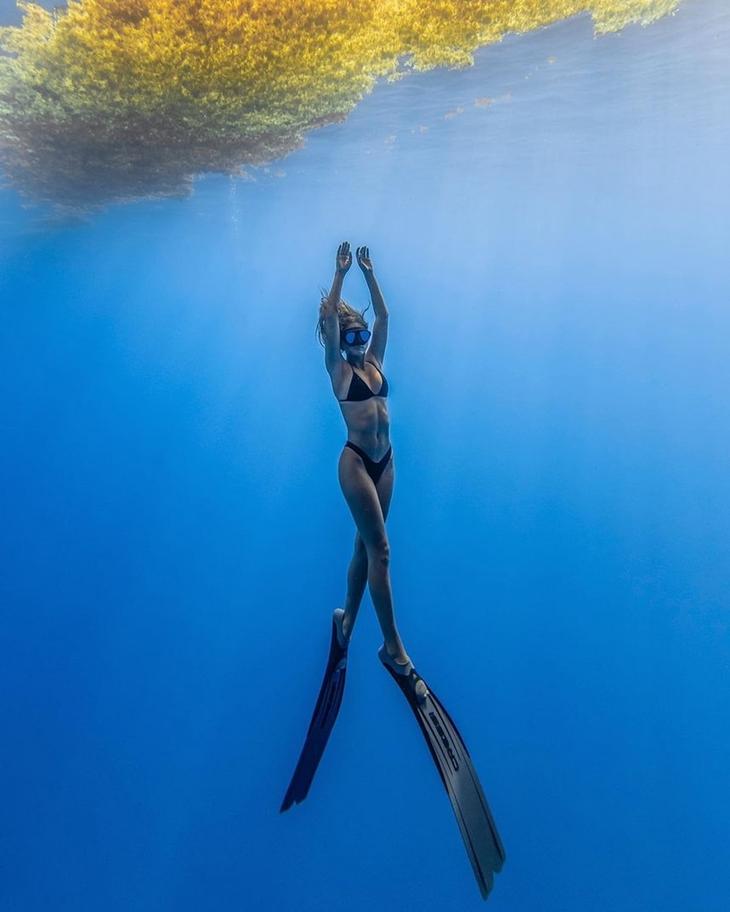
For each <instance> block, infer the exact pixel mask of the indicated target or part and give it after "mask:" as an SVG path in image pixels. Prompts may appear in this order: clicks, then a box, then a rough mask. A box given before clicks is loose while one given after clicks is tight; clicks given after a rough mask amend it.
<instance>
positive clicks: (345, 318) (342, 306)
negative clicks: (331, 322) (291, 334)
mask: <svg viewBox="0 0 730 912" xmlns="http://www.w3.org/2000/svg"><path fill="white" fill-rule="evenodd" d="M328 298H329V293H328V292H327V290H326V289H324V288H322V289H320V299H319V303H320V308H321V307H322V306H323V305H324V304H325V303H326V302H327V299H328ZM369 307H370V305H369V304H368V306H367V307H366V308H365V310H357V309H356V308H354V307H352V305H350V304H348V303H347V301H345V299H344V298H340V301H339V304H338V305H337V319H338V321H339V324H340V332H342V331H343V329H344V327H345V326H351V325H352V324H353V323H357V324H358V325H360V326H364V327H365V328H366V329H367V325H368V321H367V320H366V319H365V311H366V310H368V309H369ZM314 334H315V335H316V337H317V339H318V340H319V344H320V345H321V346H322V348H324V345H325V339H326V338H327V329H326V327H325V318H324V317H323V316H322V312H321V309H320V314H319V320H318V321H317V327H316V329H315V330H314Z"/></svg>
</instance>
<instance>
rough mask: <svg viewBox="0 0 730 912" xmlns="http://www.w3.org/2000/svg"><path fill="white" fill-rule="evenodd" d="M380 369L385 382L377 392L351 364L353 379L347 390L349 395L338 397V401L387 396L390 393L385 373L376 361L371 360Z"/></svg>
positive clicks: (360, 400) (356, 400)
mask: <svg viewBox="0 0 730 912" xmlns="http://www.w3.org/2000/svg"><path fill="white" fill-rule="evenodd" d="M370 363H371V364H372V365H373V366H374V367H375V368H376V370H377V371H378V373H379V374H380V376H381V377H382V378H383V382H382V384H381V386H380V389H379V390H378V392H377V393H374V392H373V391H372V390H371V389H370V387H369V386H368V385H367V383H366V382H365V381H364V380H363V379H362V377H361V376H360V375H359V374H356V373H355V369H354V368H353V367H352V365H350V368H351V369H352V380H350V389H349V390H348V391H347V396H345V398H344V399H338V400H337V401H338V402H362V400H363V399H372V398H373V397H375V396H382V397H383V398H385V397H386V396H387V395H388V381H387V380H386V379H385V374H384V373H383V372H382V371H381V370H380V368H379V367H378V366H377V364H375V362H374V361H371V362H370Z"/></svg>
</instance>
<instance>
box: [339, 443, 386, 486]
mask: <svg viewBox="0 0 730 912" xmlns="http://www.w3.org/2000/svg"><path fill="white" fill-rule="evenodd" d="M345 446H346V447H350V449H351V450H354V451H355V452H356V453H357V455H358V456H360V458H361V459H362V461H363V462H364V463H365V471H366V472H367V473H368V475H369V476H370V477H371V478H372V480H373V484H377V483H378V479H379V478H380V476H381V475H382V474H383V472H384V471H385V467H386V466H387V465H388V462H389V461H390V457H391V455H392V453H393V447H388V452H387V453H386V454H385V456H383V458H382V459H381V460H380V462H375V460H374V459H371V458H370V457H369V456H368V454H367V453H366V452H365V450H361V449H360V447H359V446H358V445H357V444H356V443H351V442H350V441H349V440H348V441H347V443H346V444H345Z"/></svg>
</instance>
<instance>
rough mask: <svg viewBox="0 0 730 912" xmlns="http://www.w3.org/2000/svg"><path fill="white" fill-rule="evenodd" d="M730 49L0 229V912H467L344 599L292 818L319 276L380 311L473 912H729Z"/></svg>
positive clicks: (640, 50) (404, 501)
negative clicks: (329, 690)
mask: <svg viewBox="0 0 730 912" xmlns="http://www.w3.org/2000/svg"><path fill="white" fill-rule="evenodd" d="M8 8H9V5H8V4H7V3H3V6H2V9H3V13H4V14H5V21H9V15H7V10H8ZM729 46H730V14H729V13H728V12H727V10H726V7H725V4H724V3H723V2H721V0H694V2H687V3H685V4H683V5H682V7H681V8H680V11H679V13H678V14H677V15H676V16H674V17H669V18H666V19H664V20H662V21H660V22H658V23H656V24H654V25H653V26H651V27H649V28H647V29H642V28H639V27H633V28H629V29H626V30H625V31H624V32H623V33H622V34H618V35H609V36H605V37H601V38H599V39H594V38H593V36H592V31H591V24H590V21H589V20H588V19H587V18H584V17H581V18H579V19H576V20H573V21H570V22H567V23H563V24H561V25H558V26H556V27H554V28H551V29H547V30H543V31H540V32H538V33H536V34H533V35H529V36H525V37H521V38H510V39H508V40H506V41H504V42H503V43H502V44H501V45H499V46H496V47H492V48H487V49H484V50H482V51H480V52H479V54H478V55H477V64H476V66H475V67H474V68H472V69H470V70H467V71H459V72H444V71H439V72H432V73H428V74H425V75H421V76H416V77H412V78H410V79H407V80H404V81H402V82H401V83H398V84H396V85H392V86H388V85H381V86H379V87H378V88H377V89H376V91H375V92H374V93H373V95H371V96H370V97H368V98H366V99H365V100H364V101H363V103H362V104H361V106H360V107H359V108H358V109H357V110H356V111H355V112H354V113H353V115H352V116H351V118H350V119H349V120H348V121H347V122H346V123H344V124H342V125H339V126H336V127H330V128H327V129H324V130H321V131H319V132H317V133H314V134H311V135H310V137H309V139H308V142H307V145H306V147H305V148H304V149H302V150H300V151H298V152H296V153H294V154H292V155H291V156H290V157H289V158H287V159H286V160H285V161H283V162H278V163H274V164H272V166H271V168H270V169H268V170H265V169H259V170H258V171H257V172H256V173H255V177H256V179H255V180H252V181H239V182H234V181H232V180H230V179H228V178H225V177H220V176H211V177H206V178H203V179H201V180H199V181H198V182H197V184H196V189H195V192H194V194H193V195H192V196H191V197H190V198H189V199H185V200H182V201H181V200H175V201H153V202H140V203H138V204H134V205H129V206H124V207H117V208H114V209H111V210H109V211H108V212H106V213H102V214H99V215H97V216H94V217H93V218H89V219H88V220H87V221H85V222H84V221H82V222H78V223H70V222H63V221H54V220H46V219H44V217H43V213H42V212H39V211H38V210H33V209H25V208H23V207H22V206H21V204H20V201H19V200H18V198H17V197H16V195H15V194H14V192H13V190H12V189H11V188H8V189H6V190H5V191H3V193H2V195H0V240H1V241H2V253H1V254H0V270H1V271H0V276H1V278H0V295H1V300H2V306H3V312H4V319H3V330H2V332H1V333H0V365H1V370H0V378H1V380H0V383H1V385H0V410H1V412H0V419H1V422H2V423H1V427H2V449H1V451H0V462H1V465H0V469H1V474H2V479H3V492H4V497H3V500H4V508H3V517H4V521H3V523H2V526H1V527H0V528H1V535H2V541H0V547H1V549H2V550H1V553H2V555H3V567H2V574H1V575H0V604H2V607H3V622H2V627H1V628H0V630H1V636H2V640H1V641H0V649H1V650H2V660H1V661H0V692H2V694H3V695H4V699H3V700H2V703H1V704H0V705H1V706H2V709H1V710H0V731H2V734H3V739H2V740H3V749H2V755H1V759H0V769H1V773H2V784H3V819H4V826H3V828H2V831H1V832H2V834H3V835H2V840H3V844H2V846H0V850H1V856H2V876H1V878H0V908H2V910H3V912H35V910H53V912H61V910H73V912H99V910H101V909H103V910H104V912H117V910H118V912H130V910H134V912H147V910H150V912H161V910H171V912H173V910H174V912H187V910H191V912H192V910H195V912H201V910H208V909H210V910H213V909H215V910H217V912H228V910H239V909H255V910H268V909H287V910H297V912H309V910H324V909H327V910H333V912H340V910H345V909H348V910H361V909H362V910H370V909H374V908H376V907H377V906H379V905H380V904H381V903H382V902H385V904H386V905H389V904H391V903H392V904H394V905H397V907H398V908H399V909H400V910H401V912H410V910H414V912H415V910H418V912H429V910H437V909H438V910H443V909H445V908H446V909H459V910H467V909H476V908H479V907H480V899H479V894H478V891H477V889H476V887H475V885H474V883H473V880H472V874H471V870H470V868H469V864H468V861H467V858H466V855H465V853H464V850H463V847H462V844H461V841H460V838H459V834H458V830H457V827H456V824H455V822H454V820H453V817H452V812H451V809H450V807H449V804H448V801H447V799H446V797H445V795H444V794H443V793H442V789H441V785H440V782H439V781H438V778H437V776H436V773H435V772H434V770H433V768H432V764H431V761H430V757H429V755H428V753H427V751H426V749H425V747H424V745H423V743H422V741H421V736H420V733H419V731H418V729H417V727H416V726H415V723H414V722H413V720H412V718H411V716H410V713H409V711H408V709H407V707H406V705H405V703H404V702H403V701H402V697H401V696H400V694H399V693H398V691H397V689H396V688H395V687H394V685H393V683H392V682H391V680H390V678H389V677H388V676H387V675H386V674H385V672H384V671H383V669H382V668H381V667H380V664H379V662H378V661H377V658H376V649H377V647H378V645H379V643H380V636H379V630H378V627H377V623H376V620H375V617H374V614H373V612H372V609H371V605H370V600H369V596H366V603H365V605H364V606H363V610H362V612H361V615H360V619H359V621H358V626H357V628H356V633H355V638H354V640H353V646H352V650H351V663H350V671H349V677H348V684H347V691H346V695H345V702H344V704H343V709H342V712H341V716H340V720H339V721H338V725H337V728H336V730H335V732H334V735H333V737H332V740H331V743H330V746H329V748H328V752H327V754H326V756H325V758H324V760H323V763H322V766H321V768H320V772H319V775H318V778H317V780H316V781H315V784H314V786H313V788H312V792H311V794H310V797H309V799H308V800H307V802H306V803H305V804H303V805H302V806H301V807H297V808H294V809H293V810H292V811H291V812H289V814H287V815H285V816H283V817H280V816H279V815H278V807H279V804H280V801H281V798H282V795H283V792H284V789H285V787H286V784H287V782H288V779H289V776H290V774H291V771H292V769H293V765H294V762H295V760H296V757H297V753H298V751H299V748H300V746H301V742H302V739H303V736H304V732H305V729H306V725H307V722H308V720H309V715H310V712H311V709H312V705H313V701H314V698H315V696H316V691H317V687H318V685H319V681H320V676H321V673H322V670H323V666H324V661H325V656H326V650H327V644H328V637H329V624H330V615H331V611H332V609H333V607H334V606H335V605H337V604H341V603H342V599H343V596H344V585H345V572H346V568H347V563H348V560H349V556H350V551H351V547H352V540H353V535H354V527H353V524H352V520H351V518H350V516H349V513H348V511H347V508H346V505H345V503H344V500H343V498H342V496H341V493H340V490H339V487H338V484H337V476H336V465H337V459H338V456H339V452H340V448H341V446H342V443H343V441H344V437H345V435H344V425H343V423H342V419H341V417H340V414H339V409H338V407H337V405H336V403H335V401H334V399H333V397H332V394H331V390H330V386H329V382H328V378H327V376H326V373H325V370H324V365H323V358H322V351H321V349H320V348H319V347H318V345H317V343H316V341H315V339H314V335H313V331H314V325H315V321H316V315H317V306H318V289H319V286H320V285H322V284H327V283H329V281H330V279H331V275H332V270H333V264H334V253H335V251H336V248H337V244H338V243H339V241H340V240H342V239H343V238H348V239H349V240H350V242H351V244H352V245H353V247H354V246H357V245H358V244H361V243H367V244H369V245H370V248H371V252H372V255H373V259H374V262H375V265H376V270H377V272H378V274H379V277H380V281H381V284H382V287H383V290H384V292H385V296H386V300H387V301H388V305H389V307H390V311H391V340H390V343H389V349H388V354H387V358H386V364H385V369H386V374H387V376H388V380H389V383H390V386H391V390H392V394H391V399H390V400H389V403H390V407H391V416H392V421H393V426H392V440H393V447H394V452H395V460H396V487H395V496H394V501H393V506H392V509H391V514H390V517H389V520H388V527H389V532H390V538H391V547H392V553H393V562H392V574H393V587H394V595H395V604H396V610H397V615H398V620H399V625H400V628H401V632H402V634H403V636H404V639H405V643H406V647H407V649H408V651H409V653H410V654H411V656H412V657H413V658H414V661H415V662H416V664H417V666H418V667H419V669H420V671H421V672H422V673H423V674H424V676H425V677H426V679H427V680H428V681H429V682H431V683H432V684H433V686H434V689H435V690H436V692H437V693H438V694H439V696H440V697H441V698H442V699H443V701H444V703H445V705H446V706H447V707H448V708H449V710H450V711H451V713H452V715H453V716H454V717H455V719H456V721H457V723H458V724H459V725H460V727H461V729H462V731H463V734H464V735H465V738H466V740H467V743H468V744H469V746H470V749H471V752H472V755H473V758H474V760H475V762H476V765H477V768H478V769H479V771H480V774H481V777H482V780H483V784H484V787H485V791H486V793H487V796H488V798H489V800H490V803H491V805H492V809H493V811H494V814H495V817H496V819H497V822H498V824H499V827H500V831H501V834H502V837H503V839H504V842H505V845H506V849H507V855H508V860H507V864H506V866H505V869H504V871H503V873H502V874H501V875H500V876H499V878H498V879H497V883H496V887H495V890H494V893H493V895H492V897H491V898H490V901H489V902H490V906H491V907H492V908H493V909H495V910H508V909H509V910H519V912H527V910H540V912H585V910H589V909H590V910H591V912H614V910H615V912H634V910H636V912H657V910H662V912H674V910H683V912H688V910H690V912H720V910H725V909H726V907H727V896H728V893H729V891H730V873H729V871H730V866H729V865H728V848H727V847H728V833H727V819H726V818H727V809H728V799H729V798H730V794H729V789H728V776H727V769H728V766H729V764H730V733H729V732H728V725H727V719H728V709H729V706H728V702H729V701H728V696H729V691H730V687H729V685H728V671H729V667H728V666H729V664H730V663H729V659H730V642H729V632H728V617H729V612H728V584H729V583H730V562H729V561H728V558H729V556H730V555H729V554H728V550H729V546H728V542H729V541H730V535H729V533H730V480H729V477H728V470H727V465H728V457H727V454H728V447H729V444H730V423H729V420H728V419H729V418H730V415H729V411H730V408H729V406H728V384H729V381H730V364H729V361H728V330H729V329H730V317H729V316H728V297H729V295H728V293H729V292H730V269H729V267H728V258H727V250H728V242H729V241H730V218H729V216H728V207H727V204H728V199H730V195H729V193H730V166H729V165H728V156H727V146H728V138H729V136H728V133H729V127H728V125H729V124H730V116H729V115H730V104H729V101H728V99H729V98H730V55H728V53H727V51H728V47H729ZM553 58H554V59H553ZM483 97H490V98H492V99H493V103H492V104H491V105H489V106H479V105H475V104H474V100H475V99H476V98H483ZM459 108H461V109H462V110H461V111H460V110H459ZM449 112H451V113H449ZM424 128H427V129H424ZM366 291H367V290H366V287H365V285H364V282H363V281H362V278H361V277H360V274H359V270H358V269H357V267H356V266H354V267H353V269H352V271H351V273H350V275H349V276H348V278H347V280H346V285H345V297H347V298H348V299H351V300H353V301H354V302H355V303H356V304H357V305H358V306H361V307H362V306H364V305H365V304H366V303H367V295H366Z"/></svg>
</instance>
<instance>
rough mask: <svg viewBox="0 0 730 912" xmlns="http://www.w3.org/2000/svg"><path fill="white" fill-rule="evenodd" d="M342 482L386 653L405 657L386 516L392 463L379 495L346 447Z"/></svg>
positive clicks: (386, 471)
mask: <svg viewBox="0 0 730 912" xmlns="http://www.w3.org/2000/svg"><path fill="white" fill-rule="evenodd" d="M339 478H340V486H341V488H342V493H343V494H344V495H345V500H346V501H347V505H348V506H349V508H350V511H351V512H352V516H353V519H354V520H355V525H356V526H357V530H358V532H359V533H360V537H361V539H362V541H363V544H364V546H365V552H366V555H367V561H368V574H367V581H368V586H369V587H370V595H371V597H372V600H373V605H374V607H375V612H376V614H377V615H378V621H379V622H380V627H381V629H382V631H383V638H384V640H385V646H386V650H387V651H388V653H389V654H390V655H392V656H396V657H399V658H402V657H405V650H404V649H403V643H402V641H401V638H400V636H399V634H398V629H397V627H396V624H395V618H394V616H393V594H392V591H391V586H390V544H389V542H388V536H387V534H386V531H385V512H387V508H388V506H389V504H390V497H391V494H392V486H393V478H394V468H393V463H392V460H391V461H390V462H389V463H388V465H387V467H386V469H385V471H384V472H383V474H382V476H381V477H380V479H379V480H378V487H379V488H380V492H379V491H378V489H377V488H376V486H375V485H374V484H373V480H372V478H371V477H370V476H369V475H368V473H367V472H366V471H365V465H364V463H363V461H362V459H361V457H360V456H358V454H357V453H355V452H354V451H353V450H351V449H350V448H349V447H344V448H343V450H342V453H341V455H340V464H339ZM379 495H380V496H379ZM381 496H382V498H383V502H384V504H385V507H386V511H385V512H384V510H383V507H382V506H381V502H380V497H381Z"/></svg>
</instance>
